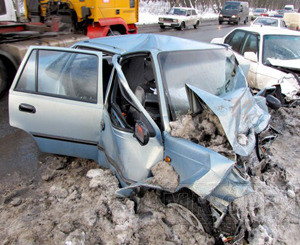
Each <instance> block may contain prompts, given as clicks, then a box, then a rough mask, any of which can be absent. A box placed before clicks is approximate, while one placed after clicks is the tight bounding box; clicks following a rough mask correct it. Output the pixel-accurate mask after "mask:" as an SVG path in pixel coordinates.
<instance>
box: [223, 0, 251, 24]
mask: <svg viewBox="0 0 300 245" xmlns="http://www.w3.org/2000/svg"><path fill="white" fill-rule="evenodd" d="M225 21H226V22H228V24H229V23H230V22H232V23H234V24H237V25H238V24H239V23H240V22H243V23H244V24H246V23H247V22H248V21H249V4H248V2H239V1H228V2H226V3H225V4H224V6H223V8H222V10H221V12H220V14H219V24H220V25H221V24H222V23H223V22H225Z"/></svg>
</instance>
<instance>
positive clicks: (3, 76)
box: [0, 60, 8, 98]
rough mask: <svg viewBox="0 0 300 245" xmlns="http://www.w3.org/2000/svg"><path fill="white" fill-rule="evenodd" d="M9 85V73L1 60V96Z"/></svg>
mask: <svg viewBox="0 0 300 245" xmlns="http://www.w3.org/2000/svg"><path fill="white" fill-rule="evenodd" d="M7 87H8V75H7V71H6V69H5V66H4V64H3V62H2V61H1V60H0V98H1V97H2V96H3V95H4V94H5V93H6V90H7Z"/></svg>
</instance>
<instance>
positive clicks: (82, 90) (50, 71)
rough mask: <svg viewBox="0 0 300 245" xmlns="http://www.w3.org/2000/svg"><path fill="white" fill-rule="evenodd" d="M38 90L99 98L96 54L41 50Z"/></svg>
mask: <svg viewBox="0 0 300 245" xmlns="http://www.w3.org/2000/svg"><path fill="white" fill-rule="evenodd" d="M38 67H39V68H38V92H40V93H46V94H53V95H59V96H64V97H69V98H72V99H78V100H81V101H85V102H92V103H96V102H97V84H98V57H97V56H96V55H89V54H80V53H79V54H78V53H69V52H58V51H52V50H51V51H50V50H40V51H39V61H38Z"/></svg>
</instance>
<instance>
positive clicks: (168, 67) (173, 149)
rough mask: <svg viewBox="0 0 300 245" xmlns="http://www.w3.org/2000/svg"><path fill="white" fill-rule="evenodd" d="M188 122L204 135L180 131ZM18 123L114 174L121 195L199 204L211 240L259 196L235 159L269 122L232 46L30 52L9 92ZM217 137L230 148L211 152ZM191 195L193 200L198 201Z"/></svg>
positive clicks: (174, 42) (116, 43) (148, 41)
mask: <svg viewBox="0 0 300 245" xmlns="http://www.w3.org/2000/svg"><path fill="white" fill-rule="evenodd" d="M215 67H218V70H216V69H215ZM183 116H185V117H188V118H190V119H191V120H193V121H194V122H195V123H194V124H193V125H194V126H195V128H194V130H192V131H193V133H194V135H196V134H197V132H199V130H202V131H203V130H205V131H206V133H205V134H203V135H202V136H203V137H202V136H201V137H198V136H196V137H194V136H192V135H190V136H189V137H182V134H180V133H178V127H177V126H176V123H177V125H178V120H180V118H181V117H183ZM9 118H10V119H9V120H10V124H11V125H12V126H14V127H17V128H20V129H23V130H25V131H27V132H28V133H29V134H31V135H32V136H33V138H34V139H35V141H36V142H37V145H38V146H39V148H40V149H41V150H42V151H43V152H48V153H55V154H60V155H68V156H75V157H81V158H87V159H93V160H95V161H97V162H98V163H99V164H100V165H101V166H103V167H107V168H110V169H111V170H112V171H113V172H114V173H115V174H116V176H117V177H118V179H119V181H120V184H121V185H122V186H123V189H121V190H119V191H118V193H119V194H120V195H128V194H129V193H130V192H131V190H136V189H139V188H141V187H145V188H153V189H159V190H162V191H165V193H166V195H165V197H166V202H167V203H172V202H173V203H174V202H175V203H176V202H177V204H178V205H181V206H185V207H186V208H185V209H184V210H186V211H187V210H188V209H191V206H190V203H191V202H192V203H193V205H196V206H193V205H192V206H193V207H199V208H197V210H198V211H197V212H196V213H195V214H194V215H195V216H193V217H197V219H199V221H200V222H201V223H202V225H203V229H204V230H205V231H206V232H207V233H210V234H212V233H214V229H217V228H218V227H219V226H220V224H221V222H222V220H223V219H224V217H225V216H226V213H227V208H228V206H229V205H230V203H231V202H232V201H233V200H235V199H237V198H239V197H242V196H244V195H246V194H247V193H250V192H251V186H250V182H249V180H248V179H247V174H245V173H243V172H242V167H238V165H237V166H235V165H236V164H237V160H236V156H237V155H240V156H247V155H249V154H250V153H251V152H252V151H253V148H254V145H255V134H257V133H259V132H261V131H262V130H264V129H265V128H266V127H267V125H268V121H269V118H270V116H269V114H268V112H267V108H266V103H265V99H264V98H263V97H260V96H253V95H252V93H251V91H250V89H249V87H248V86H247V82H246V79H245V76H244V74H243V72H242V70H241V68H240V67H239V66H238V63H237V60H236V58H235V57H234V55H233V52H232V51H231V50H230V49H228V48H226V47H223V46H219V45H213V44H206V43H200V42H196V41H191V40H185V39H180V38H175V37H170V36H163V35H154V34H144V35H143V34H140V35H128V36H115V37H107V38H99V39H92V40H88V41H84V42H79V43H77V44H75V45H74V46H73V48H68V49H67V48H57V47H40V46H36V47H35V46H33V47H31V48H30V49H29V50H28V52H27V54H26V56H25V59H24V60H23V62H22V64H21V66H20V69H19V70H18V73H17V76H16V77H15V80H14V82H13V84H12V87H11V89H10V93H9ZM172 122H173V123H172ZM190 125H191V126H192V124H190ZM176 128H177V131H176ZM174 130H175V131H176V132H177V133H176V134H175V132H174ZM172 131H173V133H172ZM217 132H218V133H217ZM194 138H196V140H197V142H196V141H195V139H194ZM209 138H214V140H215V141H216V142H217V144H218V145H220V144H221V145H222V144H223V142H224V144H225V141H226V145H227V148H224V147H215V148H214V147H212V146H209V147H210V149H209V148H206V147H207V144H206V143H205V140H204V139H206V141H207V139H209ZM224 139H225V140H224ZM228 148H229V150H228V151H230V153H231V154H229V156H228V155H227V154H226V151H227V149H228ZM224 151H225V154H224ZM232 153H234V154H233V156H232ZM162 168H165V169H167V171H162V170H161V169H162ZM169 184H170V185H172V186H168V185H169ZM187 191H188V192H187ZM183 193H193V196H189V197H190V198H191V199H189V202H183V201H182V200H181V198H180V197H181V196H182V195H183ZM195 195H196V196H197V198H196V199H195V198H194V196H195ZM201 200H205V202H203V201H202V202H201ZM207 202H208V203H209V205H208V204H207ZM191 211H195V209H193V208H192V210H190V211H189V212H191ZM187 212H188V211H187ZM231 232H232V233H234V232H235V228H234V231H233V230H232V231H230V232H229V233H227V235H230V234H231Z"/></svg>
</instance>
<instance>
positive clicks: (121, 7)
mask: <svg viewBox="0 0 300 245" xmlns="http://www.w3.org/2000/svg"><path fill="white" fill-rule="evenodd" d="M138 4H139V2H138V0H24V9H25V19H26V21H20V16H19V14H18V13H19V11H18V1H17V0H0V6H1V8H0V98H1V97H2V96H3V95H4V94H5V93H6V91H7V89H8V88H9V86H10V84H11V82H12V80H13V78H14V76H15V73H16V71H17V69H18V66H19V64H20V63H21V61H22V59H23V56H24V55H25V53H26V51H27V49H28V48H29V46H31V45H48V46H70V45H72V44H73V43H75V42H78V41H80V40H84V39H88V38H96V37H104V36H109V35H122V34H134V33H137V27H136V25H135V23H136V22H138Z"/></svg>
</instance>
